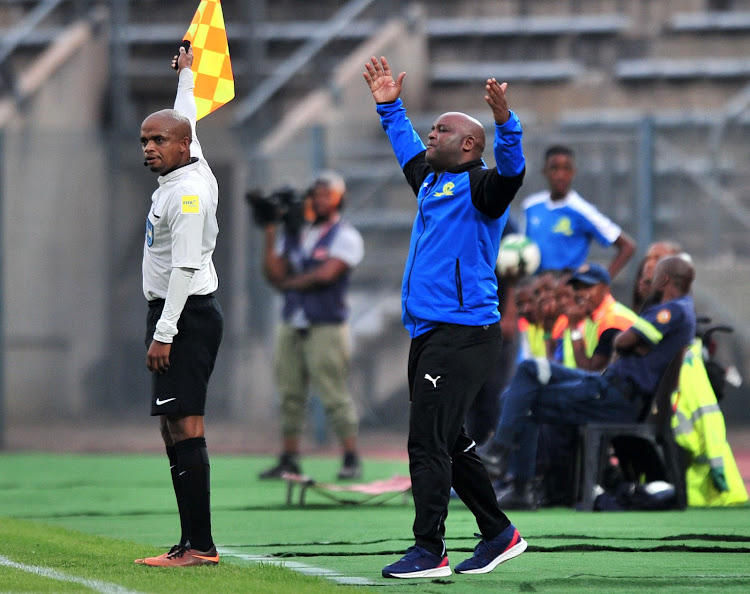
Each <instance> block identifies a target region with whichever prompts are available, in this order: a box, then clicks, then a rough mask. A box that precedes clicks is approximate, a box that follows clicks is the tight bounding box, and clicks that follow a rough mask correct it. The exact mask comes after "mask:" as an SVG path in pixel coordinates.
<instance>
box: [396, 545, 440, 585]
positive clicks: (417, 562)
mask: <svg viewBox="0 0 750 594" xmlns="http://www.w3.org/2000/svg"><path fill="white" fill-rule="evenodd" d="M450 574H451V568H450V567H449V565H448V555H443V556H442V557H441V556H440V555H435V554H434V553H430V551H428V550H426V549H423V548H422V547H418V546H417V545H414V546H413V547H409V548H408V549H406V555H404V556H403V557H401V559H399V560H398V561H396V562H395V563H391V564H390V565H386V566H385V567H384V568H383V577H387V578H423V577H430V578H431V577H445V576H448V575H450Z"/></svg>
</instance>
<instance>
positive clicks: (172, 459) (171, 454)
mask: <svg viewBox="0 0 750 594" xmlns="http://www.w3.org/2000/svg"><path fill="white" fill-rule="evenodd" d="M166 448H167V458H169V473H170V474H171V475H172V487H174V496H175V499H177V511H178V512H179V513H180V530H181V531H182V534H180V544H181V545H184V544H185V543H187V541H188V540H189V538H190V519H189V518H188V512H187V509H186V507H185V502H184V499H185V497H184V496H183V494H182V482H181V481H180V471H179V470H178V469H177V449H176V448H175V447H174V446H166Z"/></svg>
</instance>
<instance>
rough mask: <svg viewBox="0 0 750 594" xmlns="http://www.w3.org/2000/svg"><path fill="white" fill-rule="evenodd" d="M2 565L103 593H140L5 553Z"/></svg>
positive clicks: (2, 557)
mask: <svg viewBox="0 0 750 594" xmlns="http://www.w3.org/2000/svg"><path fill="white" fill-rule="evenodd" d="M0 565H2V566H5V567H11V568H13V569H19V570H21V571H25V572H26V573H33V574H34V575H38V576H40V577H45V578H49V579H51V580H57V581H58V582H72V583H74V584H81V585H82V586H86V587H87V588H91V589H92V590H95V591H97V592H101V593H102V594H138V593H137V592H136V591H135V590H128V589H127V588H123V587H122V586H118V585H117V584H110V583H108V582H101V581H99V580H90V579H88V578H82V577H78V576H75V575H69V574H67V573H63V572H62V571H58V570H57V569H52V568H51V567H41V566H39V565H26V564H25V563H16V562H15V561H12V560H10V559H8V558H7V557H4V556H3V555H0Z"/></svg>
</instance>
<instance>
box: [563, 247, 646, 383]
mask: <svg viewBox="0 0 750 594" xmlns="http://www.w3.org/2000/svg"><path fill="white" fill-rule="evenodd" d="M569 283H570V284H571V285H573V287H574V289H575V290H576V293H577V294H578V295H580V296H581V297H582V299H583V301H584V302H585V303H586V310H587V314H588V315H587V316H586V318H585V319H584V321H583V323H582V324H579V326H578V327H576V328H575V329H574V330H573V331H572V332H571V333H570V338H571V345H572V350H573V356H574V359H575V363H576V367H577V368H578V369H587V370H589V371H601V370H602V369H604V368H605V367H606V366H607V365H608V364H609V362H610V360H611V359H612V354H613V353H614V347H613V344H614V340H615V337H616V336H617V335H618V334H619V333H620V332H622V331H623V330H627V329H628V328H630V326H632V325H633V322H635V320H636V319H637V318H638V316H637V314H636V313H635V312H633V311H632V310H631V309H630V308H628V307H626V306H625V305H623V304H622V303H620V302H619V301H616V300H615V298H614V297H613V296H612V293H611V292H610V289H609V284H610V277H609V272H607V269H606V268H604V266H601V265H600V264H597V263H595V262H590V263H586V264H584V265H583V266H581V267H580V268H579V269H578V270H576V272H575V273H574V274H573V276H572V277H571V278H570V281H569Z"/></svg>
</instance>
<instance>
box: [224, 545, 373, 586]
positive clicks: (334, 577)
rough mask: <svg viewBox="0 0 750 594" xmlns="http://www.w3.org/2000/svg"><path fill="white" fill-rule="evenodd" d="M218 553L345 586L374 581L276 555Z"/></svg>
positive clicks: (362, 584) (363, 584)
mask: <svg viewBox="0 0 750 594" xmlns="http://www.w3.org/2000/svg"><path fill="white" fill-rule="evenodd" d="M219 553H220V554H221V555H223V556H225V557H234V558H235V559H242V560H243V561H251V562H253V563H268V564H269V565H280V566H282V567H286V568H287V569H291V570H292V571H297V572H299V573H302V574H304V575H312V576H319V577H322V578H325V579H327V580H331V581H332V582H336V583H337V584H343V585H346V586H375V585H377V583H376V582H373V581H372V580H369V579H367V578H363V577H349V576H345V575H343V574H341V573H339V572H338V571H333V570H332V569H323V568H322V567H311V566H310V565H305V564H304V563H299V562H298V561H290V560H289V559H279V558H277V557H265V556H263V555H244V554H242V553H233V552H231V551H227V550H224V549H219Z"/></svg>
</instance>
